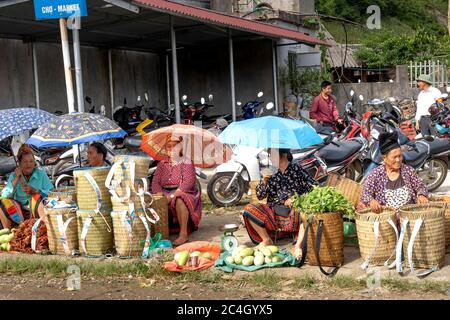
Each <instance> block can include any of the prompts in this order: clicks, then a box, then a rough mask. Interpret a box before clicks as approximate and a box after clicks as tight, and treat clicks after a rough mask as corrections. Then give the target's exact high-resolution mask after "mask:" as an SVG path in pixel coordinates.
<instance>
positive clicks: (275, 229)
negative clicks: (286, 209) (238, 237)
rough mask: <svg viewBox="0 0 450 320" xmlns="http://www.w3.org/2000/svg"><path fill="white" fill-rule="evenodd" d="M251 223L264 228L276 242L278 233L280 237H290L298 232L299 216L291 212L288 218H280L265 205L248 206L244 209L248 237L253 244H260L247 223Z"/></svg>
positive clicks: (259, 239)
mask: <svg viewBox="0 0 450 320" xmlns="http://www.w3.org/2000/svg"><path fill="white" fill-rule="evenodd" d="M249 221H252V222H253V223H255V224H256V225H258V226H260V227H262V228H265V229H266V230H267V233H268V234H269V236H270V237H271V238H272V240H276V238H278V233H282V234H281V235H283V234H284V235H287V236H292V234H293V233H295V235H296V233H297V232H298V230H299V227H300V221H301V220H300V215H299V213H298V212H295V211H292V212H291V213H290V214H289V216H287V217H285V216H280V215H277V214H276V213H275V211H274V210H273V209H272V208H270V207H269V206H268V205H266V204H249V205H247V206H246V207H245V208H244V222H245V227H246V228H247V232H248V235H249V237H250V239H251V240H252V242H253V243H260V242H261V241H262V239H261V237H260V236H259V235H258V233H257V232H256V231H255V229H254V228H253V227H252V225H251V224H250V223H249Z"/></svg>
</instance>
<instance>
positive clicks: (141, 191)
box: [137, 178, 160, 224]
mask: <svg viewBox="0 0 450 320" xmlns="http://www.w3.org/2000/svg"><path fill="white" fill-rule="evenodd" d="M141 181H142V186H141V185H139V189H138V190H139V191H138V193H137V195H138V196H139V199H140V201H141V206H142V210H143V211H144V214H145V217H146V218H147V220H148V221H149V222H150V223H153V224H156V223H158V222H159V220H160V217H159V215H158V213H157V212H156V211H155V210H154V209H153V208H151V207H150V206H151V205H152V203H153V196H152V194H151V193H150V192H148V184H147V180H146V179H145V178H142V179H141ZM146 195H147V196H150V199H151V202H150V204H149V205H147V204H146V203H145V196H146ZM147 212H149V213H150V215H151V216H152V217H153V219H151V218H150V217H149V215H148V214H147Z"/></svg>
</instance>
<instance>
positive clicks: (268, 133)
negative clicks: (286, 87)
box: [219, 116, 323, 149]
mask: <svg viewBox="0 0 450 320" xmlns="http://www.w3.org/2000/svg"><path fill="white" fill-rule="evenodd" d="M219 140H220V141H221V142H222V143H226V144H236V145H244V146H249V147H255V148H277V149H303V148H307V147H309V146H312V145H316V144H320V143H323V140H322V138H321V137H320V136H319V135H318V134H317V132H316V131H315V130H314V128H312V127H311V126H310V125H308V124H306V123H305V122H303V121H297V120H291V119H285V118H280V117H274V116H268V117H262V118H255V119H250V120H244V121H239V122H233V123H232V124H230V125H229V126H228V127H227V128H226V129H225V130H224V131H223V132H222V133H221V134H220V135H219Z"/></svg>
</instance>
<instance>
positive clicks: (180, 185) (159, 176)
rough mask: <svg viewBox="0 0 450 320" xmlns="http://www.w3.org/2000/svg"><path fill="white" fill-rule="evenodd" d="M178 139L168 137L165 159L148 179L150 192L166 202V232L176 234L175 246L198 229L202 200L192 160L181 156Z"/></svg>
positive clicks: (180, 138) (187, 238) (183, 241)
mask: <svg viewBox="0 0 450 320" xmlns="http://www.w3.org/2000/svg"><path fill="white" fill-rule="evenodd" d="M182 141H183V139H182V137H175V136H169V137H168V139H167V141H166V144H165V149H166V154H167V159H166V160H163V161H160V162H159V163H158V166H157V168H156V172H155V176H154V177H153V180H152V192H153V193H162V194H164V196H166V197H167V200H168V201H169V227H170V233H171V234H172V233H178V238H177V239H176V240H175V241H174V242H173V244H174V245H176V246H179V245H181V244H183V243H185V242H187V241H189V234H190V233H191V232H192V231H195V230H197V229H198V225H199V223H200V219H201V216H202V197H201V193H200V190H198V189H197V187H196V181H197V177H196V174H195V167H194V164H193V163H192V161H190V160H189V159H187V158H186V157H184V156H183V154H182V146H181V142H182Z"/></svg>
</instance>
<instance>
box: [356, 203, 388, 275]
mask: <svg viewBox="0 0 450 320" xmlns="http://www.w3.org/2000/svg"><path fill="white" fill-rule="evenodd" d="M389 220H390V221H391V222H392V223H393V224H394V226H395V224H396V221H397V214H396V212H395V210H394V209H392V208H387V207H385V208H383V212H382V213H380V214H376V213H373V212H372V210H371V209H364V210H360V211H357V212H356V214H355V221H356V231H357V233H358V243H359V252H360V254H361V257H362V258H363V259H364V261H367V263H368V264H369V263H370V265H375V266H381V265H383V264H384V263H385V262H386V261H388V260H390V258H393V259H394V260H395V246H396V244H397V234H396V232H397V231H396V230H395V229H394V228H393V227H392V225H391V224H390V223H389ZM375 222H378V223H379V235H378V242H377V241H376V238H375V233H374V223H375ZM369 258H370V259H369Z"/></svg>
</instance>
